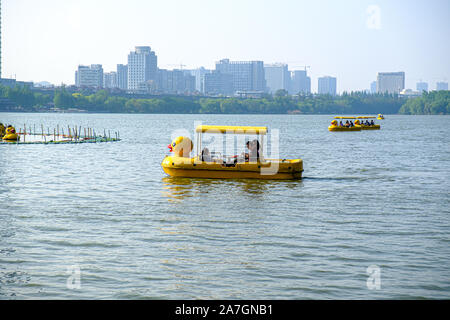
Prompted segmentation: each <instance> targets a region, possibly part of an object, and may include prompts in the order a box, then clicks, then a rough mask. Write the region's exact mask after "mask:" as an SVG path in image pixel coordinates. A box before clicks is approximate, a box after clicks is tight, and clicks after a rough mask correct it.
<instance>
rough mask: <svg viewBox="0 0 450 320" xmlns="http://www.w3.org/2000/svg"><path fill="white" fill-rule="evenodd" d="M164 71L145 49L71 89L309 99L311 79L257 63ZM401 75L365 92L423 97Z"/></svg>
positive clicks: (86, 71) (327, 89) (94, 70)
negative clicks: (406, 86) (406, 84)
mask: <svg viewBox="0 0 450 320" xmlns="http://www.w3.org/2000/svg"><path fill="white" fill-rule="evenodd" d="M182 67H183V66H181V68H180V69H174V70H167V69H160V68H159V67H158V56H157V55H156V53H155V52H154V51H152V50H151V47H149V46H138V47H136V48H135V50H134V51H131V52H130V54H129V55H128V64H126V65H124V64H118V65H117V70H115V71H111V72H106V73H104V72H103V68H102V65H98V64H97V65H95V64H94V65H91V66H79V67H78V70H77V71H76V76H75V78H76V81H75V85H76V86H77V87H78V88H89V89H101V88H104V89H108V90H120V91H124V92H126V93H129V94H155V95H161V94H171V95H205V96H227V97H230V96H235V97H262V96H263V95H264V94H271V95H274V94H276V93H277V92H285V94H290V95H310V94H313V93H312V90H311V77H309V76H308V72H307V68H308V67H305V70H293V71H291V70H289V65H288V64H285V63H273V64H265V63H264V62H263V61H258V60H255V61H231V60H230V59H222V60H219V61H218V62H216V66H215V69H214V70H209V69H205V68H204V67H200V68H198V69H193V70H184V69H182ZM405 80H406V74H405V72H403V71H400V72H379V73H378V74H377V80H376V81H373V82H372V83H371V84H370V90H368V91H367V92H369V93H372V94H375V93H378V94H385V93H387V94H398V95H403V96H406V97H412V96H418V95H421V94H422V93H423V92H424V91H425V92H428V90H429V88H428V83H426V82H422V81H420V82H418V83H417V86H416V89H417V91H413V90H410V89H406V88H405V83H406V81H405ZM436 88H437V90H448V83H446V82H438V83H437V84H436ZM317 94H319V95H325V94H326V95H331V96H336V95H337V94H338V90H337V78H336V77H332V76H324V77H319V78H318V80H317Z"/></svg>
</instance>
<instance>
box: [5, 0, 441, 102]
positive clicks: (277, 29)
mask: <svg viewBox="0 0 450 320" xmlns="http://www.w3.org/2000/svg"><path fill="white" fill-rule="evenodd" d="M105 3H106V4H107V8H108V15H103V14H102V11H101V10H100V8H102V6H105ZM127 3H128V5H127V6H123V4H124V2H123V1H118V0H116V1H108V2H104V1H96V2H95V3H92V2H88V1H71V0H68V1H64V3H59V2H56V1H50V0H42V1H40V2H39V3H38V4H36V3H34V2H33V1H27V0H14V1H8V0H3V3H2V23H3V26H2V38H3V39H2V40H3V44H2V49H3V52H2V58H3V61H2V70H3V76H4V77H16V78H17V79H18V80H22V81H35V82H39V81H49V82H52V83H54V84H56V85H59V84H61V83H65V84H73V82H74V81H73V70H74V69H75V68H76V67H77V66H78V65H91V64H102V65H103V66H104V70H105V72H111V71H115V70H116V65H117V64H126V63H127V61H126V57H127V55H128V53H129V51H130V50H131V49H132V48H134V47H135V46H137V45H151V47H152V50H154V51H155V52H157V53H158V56H159V57H160V63H159V64H160V67H161V68H167V69H175V68H178V67H176V66H177V65H181V64H184V65H185V67H186V69H197V68H200V67H202V66H203V67H205V68H206V69H214V64H215V63H216V62H217V61H219V60H220V59H223V58H224V57H227V58H229V59H230V60H234V61H242V60H244V61H252V60H260V61H264V63H266V64H273V63H277V62H281V63H285V64H288V65H289V68H290V70H292V71H294V70H302V69H303V68H302V66H304V65H309V66H311V69H309V70H308V74H309V76H310V77H311V78H312V91H313V92H317V79H318V78H320V77H322V76H325V75H331V76H333V77H336V78H337V79H338V88H337V91H338V93H341V92H343V91H359V90H367V89H369V86H370V83H371V82H372V81H374V80H376V77H377V74H378V73H379V72H396V71H404V72H405V73H406V87H407V88H412V89H414V88H416V83H417V82H422V81H424V82H428V83H429V84H430V89H432V88H434V87H435V84H436V83H437V82H448V75H449V74H450V71H449V70H450V66H449V65H450V62H449V61H448V55H449V44H448V41H445V40H443V39H447V38H448V35H449V28H448V22H447V21H448V20H449V15H450V14H449V12H450V10H449V9H450V4H449V3H448V1H440V0H435V1H431V2H430V3H422V2H407V1H396V3H394V4H393V3H390V2H388V1H373V2H372V1H370V2H369V1H358V2H356V1H348V2H347V5H345V6H342V5H341V4H336V3H334V2H331V1H321V2H320V4H311V3H308V2H301V1H280V2H273V1H265V2H256V1H247V2H245V3H243V4H242V3H240V2H239V3H238V2H237V1H227V2H224V1H216V2H214V4H212V3H210V2H207V1H202V0H196V1H191V2H189V3H184V2H181V1H169V2H168V3H158V2H156V1H150V2H146V3H141V2H140V1H129V2H127ZM371 6H372V8H373V7H374V8H375V9H377V10H378V11H377V10H375V11H374V10H372V11H370V10H368V8H371ZM155 8H156V9H157V10H155ZM286 9H289V10H286ZM217 12H219V13H220V14H218V13H217ZM295 12H296V13H295ZM294 13H295V14H294ZM306 13H308V14H306ZM230 16H232V17H233V23H232V24H231V23H230V21H228V22H227V21H226V19H225V18H224V17H230ZM312 17H314V19H313V18H312ZM418 18H420V19H418ZM418 20H420V21H421V23H419V24H418V23H417V21H418ZM130 21H132V23H131V22H130ZM267 21H272V22H271V23H269V24H268V23H267ZM128 22H130V23H128ZM301 30H308V31H307V32H306V31H304V32H302V31H301ZM399 40H401V41H399Z"/></svg>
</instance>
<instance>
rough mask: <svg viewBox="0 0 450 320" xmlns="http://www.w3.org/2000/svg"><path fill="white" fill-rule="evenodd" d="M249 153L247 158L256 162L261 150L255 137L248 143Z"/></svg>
mask: <svg viewBox="0 0 450 320" xmlns="http://www.w3.org/2000/svg"><path fill="white" fill-rule="evenodd" d="M249 150H250V155H249V160H250V161H251V162H257V161H259V160H260V151H261V144H260V143H259V141H258V140H257V139H255V140H253V141H252V142H251V143H250V149H249Z"/></svg>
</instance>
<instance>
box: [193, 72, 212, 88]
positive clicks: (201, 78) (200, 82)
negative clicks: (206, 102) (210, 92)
mask: <svg viewBox="0 0 450 320" xmlns="http://www.w3.org/2000/svg"><path fill="white" fill-rule="evenodd" d="M208 73H211V70H208V69H205V68H204V67H200V68H198V69H195V70H190V74H191V75H193V76H194V77H195V90H196V91H198V92H201V93H205V75H206V74H208Z"/></svg>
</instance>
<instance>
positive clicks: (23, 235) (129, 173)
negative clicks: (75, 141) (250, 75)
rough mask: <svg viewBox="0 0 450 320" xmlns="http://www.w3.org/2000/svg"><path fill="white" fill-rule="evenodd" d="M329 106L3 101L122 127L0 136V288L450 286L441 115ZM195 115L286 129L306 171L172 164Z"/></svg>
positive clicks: (304, 292) (385, 293) (66, 295)
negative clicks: (370, 125) (215, 170)
mask: <svg viewBox="0 0 450 320" xmlns="http://www.w3.org/2000/svg"><path fill="white" fill-rule="evenodd" d="M331 118H332V117H331V116H288V115H286V116H262V115H258V116H250V115H245V116H218V115H210V116H202V115H109V114H105V115H91V114H89V115H86V114H76V115H74V114H5V113H3V114H2V113H0V122H3V123H14V124H16V125H17V127H20V126H23V123H26V124H27V125H28V126H33V125H36V126H40V125H41V124H45V125H46V126H49V127H50V128H53V127H56V125H58V124H59V125H61V126H65V127H67V125H70V126H72V127H73V126H76V125H78V126H83V127H84V126H86V127H92V128H95V129H97V130H98V132H102V131H103V129H106V130H107V129H111V130H120V135H121V138H122V140H123V141H121V142H119V143H104V144H86V145H0V299H406V298H413V299H416V298H446V299H448V298H450V261H449V260H450V259H449V258H450V216H449V215H450V209H449V208H450V197H449V191H450V182H449V179H450V144H449V136H450V129H449V128H450V127H449V124H450V117H448V116H388V117H387V120H385V121H383V122H381V124H382V130H381V131H373V132H370V131H365V132H353V133H330V132H328V131H327V127H328V125H329V122H330V121H331ZM196 121H203V123H204V124H215V125H264V126H268V127H269V128H270V129H279V130H280V146H281V150H280V153H281V156H282V157H283V158H298V157H300V158H302V159H303V160H304V169H305V172H304V177H305V178H304V179H303V180H302V181H252V180H230V181H222V180H202V179H172V178H168V177H166V175H165V174H164V172H163V171H162V169H161V166H160V163H161V161H162V159H163V158H164V156H165V155H166V154H167V147H166V146H167V144H168V143H169V142H170V137H171V135H172V132H173V131H174V130H176V129H182V128H184V129H186V130H189V131H190V132H191V133H193V129H194V124H195V123H196ZM369 266H376V267H378V268H379V270H380V287H379V290H377V289H374V290H369V288H368V285H367V282H368V279H369V276H370V275H369V274H368V273H367V268H368V267H369ZM77 270H79V271H80V276H79V280H80V282H79V285H80V286H78V282H77V281H76V280H77V279H78V276H77ZM371 275H372V276H374V274H371ZM375 275H376V274H375ZM371 279H373V278H370V279H369V284H374V283H376V282H371ZM369 287H371V288H372V286H369Z"/></svg>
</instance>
